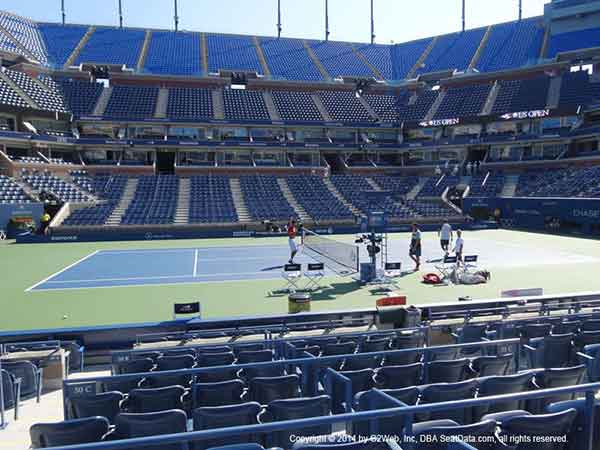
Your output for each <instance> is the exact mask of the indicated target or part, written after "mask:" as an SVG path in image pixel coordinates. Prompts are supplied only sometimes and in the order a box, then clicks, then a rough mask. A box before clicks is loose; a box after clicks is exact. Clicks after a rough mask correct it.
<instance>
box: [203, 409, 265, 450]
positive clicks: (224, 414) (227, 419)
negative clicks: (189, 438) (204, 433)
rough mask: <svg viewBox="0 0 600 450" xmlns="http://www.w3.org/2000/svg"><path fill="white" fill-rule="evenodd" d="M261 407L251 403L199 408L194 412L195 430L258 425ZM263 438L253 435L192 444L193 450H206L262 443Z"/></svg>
mask: <svg viewBox="0 0 600 450" xmlns="http://www.w3.org/2000/svg"><path fill="white" fill-rule="evenodd" d="M260 411H261V406H260V404H258V403H254V402H249V403H242V404H240V405H230V406H215V407H205V408H197V409H195V410H194V413H193V418H194V430H195V431H200V430H209V429H211V428H226V427H234V426H245V425H255V424H258V414H259V413H260ZM261 440H262V437H261V436H254V435H252V434H246V435H243V434H242V435H237V436H231V437H227V438H215V439H207V440H203V441H195V442H192V445H191V448H192V450H204V449H207V448H210V447H218V446H222V445H231V444H244V443H247V442H257V443H258V442H261Z"/></svg>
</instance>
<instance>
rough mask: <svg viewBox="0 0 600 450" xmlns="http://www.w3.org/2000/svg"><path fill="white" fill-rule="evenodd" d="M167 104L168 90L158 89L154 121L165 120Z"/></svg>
mask: <svg viewBox="0 0 600 450" xmlns="http://www.w3.org/2000/svg"><path fill="white" fill-rule="evenodd" d="M168 103H169V90H168V89H167V88H160V90H159V91H158V98H157V99H156V108H155V109H154V118H155V119H165V118H166V117H167V104H168Z"/></svg>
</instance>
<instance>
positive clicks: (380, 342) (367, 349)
mask: <svg viewBox="0 0 600 450" xmlns="http://www.w3.org/2000/svg"><path fill="white" fill-rule="evenodd" d="M389 346H390V341H389V339H372V340H368V341H364V342H361V343H360V344H359V346H358V353H375V352H383V351H385V350H388V349H389ZM382 359H383V358H382V357H379V356H374V357H370V358H351V359H347V360H346V362H345V364H344V370H360V369H375V368H376V367H379V366H380V365H381V361H382Z"/></svg>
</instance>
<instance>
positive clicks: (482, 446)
mask: <svg viewBox="0 0 600 450" xmlns="http://www.w3.org/2000/svg"><path fill="white" fill-rule="evenodd" d="M444 422H446V421H445V420H444V421H441V422H440V421H432V422H422V423H418V424H415V426H414V427H413V434H414V436H415V440H416V442H417V445H416V446H415V449H416V450H445V449H448V448H449V444H448V443H446V441H449V440H450V437H451V436H457V437H458V436H460V437H462V438H463V439H468V440H469V441H470V442H473V443H474V445H477V450H500V449H502V448H505V447H503V445H502V444H501V443H500V442H499V441H498V440H497V439H496V437H495V434H496V422H494V421H493V420H486V421H484V422H478V423H474V424H470V425H459V424H458V423H455V424H454V425H450V424H448V425H445V424H444Z"/></svg>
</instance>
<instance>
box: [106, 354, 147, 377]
mask: <svg viewBox="0 0 600 450" xmlns="http://www.w3.org/2000/svg"><path fill="white" fill-rule="evenodd" d="M152 369H154V361H152V359H150V358H140V359H132V360H130V361H122V362H118V363H115V364H113V374H114V375H125V374H129V373H145V372H150V371H151V370H152Z"/></svg>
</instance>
